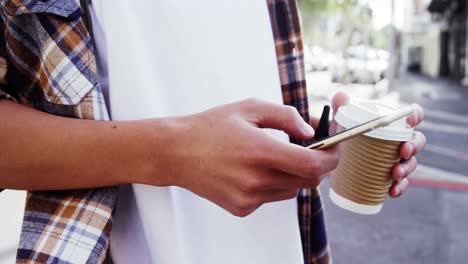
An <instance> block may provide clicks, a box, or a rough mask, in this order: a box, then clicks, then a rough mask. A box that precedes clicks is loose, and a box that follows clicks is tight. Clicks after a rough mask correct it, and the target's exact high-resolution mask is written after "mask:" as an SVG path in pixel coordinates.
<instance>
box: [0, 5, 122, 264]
mask: <svg viewBox="0 0 468 264" xmlns="http://www.w3.org/2000/svg"><path fill="white" fill-rule="evenodd" d="M81 15H82V11H81V8H80V6H79V5H78V4H77V3H76V2H75V0H60V1H38V0H0V17H1V20H2V21H3V23H2V28H1V29H2V31H1V34H2V43H1V44H2V46H1V47H0V57H2V58H3V59H4V60H2V59H1V58H0V98H2V99H12V100H16V101H17V102H18V103H21V104H23V105H25V106H28V107H32V108H35V109H37V110H39V111H43V112H47V113H49V114H54V115H60V116H64V117H70V118H81V119H92V120H101V121H106V120H109V116H108V113H107V110H106V107H105V102H104V99H103V95H102V91H101V88H100V86H99V84H98V82H97V74H96V61H95V57H94V51H93V47H92V44H91V40H90V36H89V33H88V31H87V29H86V27H85V25H84V23H83V21H82V18H81ZM5 63H6V64H5ZM5 65H6V66H7V68H6V72H5V71H1V70H3V69H4V67H3V66H5ZM3 77H4V78H3ZM13 88H14V89H13ZM63 147H64V148H66V147H67V146H66V145H65V146H63ZM90 151H92V150H91V149H90ZM63 174H64V176H66V174H67V171H66V169H64V171H63ZM38 177H40V175H38ZM117 192H118V190H117V188H116V187H112V188H99V189H88V190H73V191H44V192H28V195H27V200H26V208H25V213H24V219H23V224H22V230H21V236H20V243H19V248H18V251H17V260H16V261H17V263H58V264H60V263H102V262H103V261H104V259H105V257H106V252H107V248H108V246H109V239H110V231H111V227H112V211H113V209H114V207H115V203H116V199H117Z"/></svg>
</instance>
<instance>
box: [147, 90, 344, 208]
mask: <svg viewBox="0 0 468 264" xmlns="http://www.w3.org/2000/svg"><path fill="white" fill-rule="evenodd" d="M180 121H181V122H180V123H181V124H183V125H182V126H183V127H185V128H184V129H183V131H179V132H182V133H178V140H177V141H175V142H176V143H174V146H172V147H171V148H170V149H168V150H167V152H168V153H170V155H169V156H168V157H167V159H166V160H165V162H163V163H164V166H165V167H166V168H168V170H167V174H168V175H171V177H172V178H173V181H174V182H171V183H170V185H177V186H180V187H183V188H185V189H188V190H190V191H192V192H194V193H196V194H197V195H200V196H202V197H204V198H206V199H208V200H210V201H212V202H214V203H216V204H217V205H219V206H221V207H222V208H224V209H226V210H227V211H229V212H230V213H232V214H234V215H236V216H246V215H248V214H250V213H252V212H253V211H255V210H256V209H257V208H258V207H260V206H261V205H262V204H264V203H268V202H273V201H280V200H285V199H291V198H294V197H296V196H297V194H298V191H299V190H300V189H302V188H312V187H316V186H317V185H318V184H319V183H320V180H321V175H323V174H325V173H326V172H330V171H332V170H333V169H334V168H335V167H336V166H337V163H338V151H337V149H336V148H332V149H329V150H325V151H323V150H320V151H318V150H309V149H306V148H304V147H301V146H298V145H294V144H291V143H289V142H285V141H280V140H278V139H277V138H274V137H273V136H272V135H271V134H270V133H268V132H267V131H266V130H265V129H264V128H272V129H277V130H282V131H284V132H285V133H287V134H288V135H290V136H293V137H295V138H298V139H310V138H311V137H312V136H313V135H314V131H313V129H312V127H310V126H309V125H308V124H306V123H305V122H304V121H303V120H302V118H301V116H300V115H299V113H298V112H297V110H296V109H295V108H293V107H290V106H284V105H278V104H272V103H269V102H265V101H260V100H256V99H249V100H245V101H242V102H237V103H233V104H228V105H223V106H219V107H216V108H213V109H211V110H208V111H206V112H202V113H199V114H195V115H191V116H187V117H182V118H180ZM146 183H149V184H151V179H147V182H146Z"/></svg>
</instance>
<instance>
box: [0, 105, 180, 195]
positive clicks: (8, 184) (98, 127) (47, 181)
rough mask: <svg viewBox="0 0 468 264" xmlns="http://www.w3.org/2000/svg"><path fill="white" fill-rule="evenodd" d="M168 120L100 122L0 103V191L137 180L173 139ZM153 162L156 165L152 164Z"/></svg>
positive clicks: (162, 182) (154, 167)
mask: <svg viewBox="0 0 468 264" xmlns="http://www.w3.org/2000/svg"><path fill="white" fill-rule="evenodd" d="M171 123H172V121H170V120H169V119H160V120H152V122H148V121H145V120H143V121H128V122H110V121H109V122H103V121H92V120H81V119H73V118H64V117H59V116H54V115H50V114H47V113H43V112H40V111H37V110H34V109H30V108H27V107H25V106H22V105H18V104H15V103H12V102H8V101H0V145H1V152H0V189H1V188H6V189H24V190H54V189H56V190H60V189H79V188H95V187H104V186H113V185H119V184H126V183H132V182H141V181H142V179H143V178H147V177H148V175H149V174H154V176H152V180H153V183H154V184H155V185H169V184H171V183H170V182H169V181H168V179H167V178H166V179H158V174H159V175H161V177H166V176H165V174H162V173H155V172H157V168H158V166H159V165H160V164H162V163H163V162H158V158H159V156H160V157H161V160H164V158H163V154H162V153H163V150H165V149H166V146H165V144H170V141H168V140H167V139H168V137H173V136H174V132H173V131H172V128H173V125H172V124H171ZM158 163H159V164H158Z"/></svg>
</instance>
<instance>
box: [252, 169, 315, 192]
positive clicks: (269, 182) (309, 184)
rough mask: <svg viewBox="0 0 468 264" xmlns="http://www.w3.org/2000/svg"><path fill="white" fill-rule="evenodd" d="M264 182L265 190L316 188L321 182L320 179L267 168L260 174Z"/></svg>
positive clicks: (263, 187)
mask: <svg viewBox="0 0 468 264" xmlns="http://www.w3.org/2000/svg"><path fill="white" fill-rule="evenodd" d="M259 177H260V178H261V180H260V181H262V182H263V185H262V189H263V190H272V189H276V190H279V189H308V188H315V187H317V185H318V184H319V183H320V179H317V178H313V179H309V178H304V177H299V176H296V175H293V174H289V173H285V172H282V171H278V170H271V169H270V170H266V171H265V172H264V173H262V175H260V176H259Z"/></svg>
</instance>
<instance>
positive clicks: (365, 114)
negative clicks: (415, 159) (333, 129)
mask: <svg viewBox="0 0 468 264" xmlns="http://www.w3.org/2000/svg"><path fill="white" fill-rule="evenodd" d="M393 111H395V109H394V108H392V107H389V106H387V105H384V104H382V103H378V102H376V101H371V100H361V101H352V102H350V103H349V104H348V105H346V106H342V107H340V108H339V109H338V112H337V114H336V116H335V120H336V122H337V130H338V132H339V131H342V130H345V129H349V128H352V127H354V126H357V125H359V124H362V123H365V122H367V121H370V120H372V119H375V118H377V117H380V116H382V115H387V114H390V113H392V112H393ZM412 135H413V128H411V127H410V126H409V125H408V124H407V122H406V117H404V118H401V119H399V120H397V121H395V122H393V123H391V124H390V125H388V126H386V127H383V128H378V129H375V130H372V131H370V132H368V133H366V134H364V135H360V136H357V137H354V138H352V139H350V140H347V141H344V142H342V143H340V146H341V158H340V161H339V164H338V167H337V168H336V169H335V170H334V171H333V172H332V174H331V187H330V192H329V196H330V199H331V200H332V201H333V203H335V204H336V205H338V206H339V207H341V208H343V209H346V210H348V211H351V212H354V213H358V214H368V215H369V214H377V213H379V212H380V210H381V209H382V206H383V203H384V200H385V198H386V196H387V193H388V191H389V189H390V187H391V186H392V183H393V178H392V169H393V167H394V166H395V165H396V164H397V163H398V162H399V161H400V151H399V150H400V145H401V143H402V142H405V141H408V140H410V139H411V138H412Z"/></svg>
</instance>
